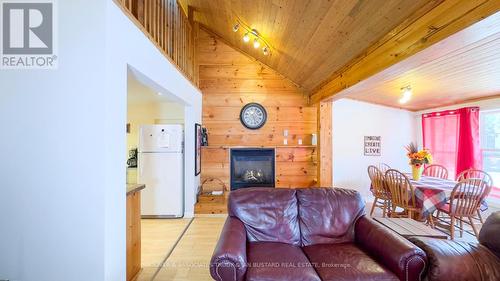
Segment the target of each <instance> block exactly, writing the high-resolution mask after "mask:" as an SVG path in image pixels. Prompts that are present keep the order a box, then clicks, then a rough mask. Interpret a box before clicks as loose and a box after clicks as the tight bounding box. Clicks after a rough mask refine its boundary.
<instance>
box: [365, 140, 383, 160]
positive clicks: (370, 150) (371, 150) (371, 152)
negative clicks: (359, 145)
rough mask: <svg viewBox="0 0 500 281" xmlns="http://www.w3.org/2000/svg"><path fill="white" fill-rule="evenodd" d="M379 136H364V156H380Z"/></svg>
mask: <svg viewBox="0 0 500 281" xmlns="http://www.w3.org/2000/svg"><path fill="white" fill-rule="evenodd" d="M381 150H382V149H381V144H380V136H365V156H380V154H381Z"/></svg>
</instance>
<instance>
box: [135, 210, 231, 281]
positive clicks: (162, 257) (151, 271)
mask: <svg viewBox="0 0 500 281" xmlns="http://www.w3.org/2000/svg"><path fill="white" fill-rule="evenodd" d="M225 220H226V217H225V216H219V217H197V218H194V219H193V221H192V222H191V224H189V222H190V219H174V220H167V219H165V220H161V219H148V220H142V229H143V232H142V233H143V235H142V244H143V247H142V255H143V261H142V264H143V269H142V271H141V273H140V274H139V277H138V279H137V280H139V281H152V280H154V281H167V280H168V281H170V280H176V281H177V280H178V281H188V280H189V281H192V280H193V281H194V280H196V281H198V280H199V281H203V280H213V279H212V278H211V277H210V273H209V270H208V268H209V262H210V258H211V257H212V253H213V250H214V247H215V245H216V243H217V241H218V239H219V235H220V232H221V230H222V226H223V225H224V222H225ZM188 225H189V227H188V228H187V229H186V227H187V226H188ZM184 230H185V233H184V235H183V236H182V238H181V239H180V240H179V241H178V243H177V245H175V243H176V242H177V240H178V239H179V237H180V236H181V234H182V233H183V231H184ZM174 245H175V248H174V249H173V251H171V250H172V247H173V246H174ZM170 252H171V253H170ZM169 253H170V255H169V256H168V259H166V257H167V255H168V254H169Z"/></svg>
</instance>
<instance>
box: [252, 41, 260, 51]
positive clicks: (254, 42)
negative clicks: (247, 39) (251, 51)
mask: <svg viewBox="0 0 500 281" xmlns="http://www.w3.org/2000/svg"><path fill="white" fill-rule="evenodd" d="M253 47H254V48H255V49H257V48H259V47H260V42H259V39H257V38H255V39H253Z"/></svg>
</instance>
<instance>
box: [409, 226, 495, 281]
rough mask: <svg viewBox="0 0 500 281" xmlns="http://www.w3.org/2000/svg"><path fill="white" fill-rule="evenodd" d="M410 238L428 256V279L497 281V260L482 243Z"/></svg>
mask: <svg viewBox="0 0 500 281" xmlns="http://www.w3.org/2000/svg"><path fill="white" fill-rule="evenodd" d="M495 236H496V237H498V234H495ZM410 241H411V242H412V243H414V244H415V245H417V246H418V247H419V248H421V249H422V250H424V251H425V253H426V255H427V258H428V260H429V265H428V267H427V280H429V281H448V280H467V281H483V280H491V281H493V280H500V259H498V258H497V257H496V256H495V254H493V252H491V251H490V250H488V248H486V247H485V246H483V245H481V244H478V243H475V242H465V241H451V240H445V239H435V238H428V237H411V238H410Z"/></svg>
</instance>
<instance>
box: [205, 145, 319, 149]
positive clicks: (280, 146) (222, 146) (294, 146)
mask: <svg viewBox="0 0 500 281" xmlns="http://www.w3.org/2000/svg"><path fill="white" fill-rule="evenodd" d="M316 147H317V146H316V145H265V146H253V145H250V146H241V145H209V146H202V147H201V148H202V149H227V148H316Z"/></svg>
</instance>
